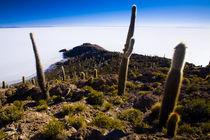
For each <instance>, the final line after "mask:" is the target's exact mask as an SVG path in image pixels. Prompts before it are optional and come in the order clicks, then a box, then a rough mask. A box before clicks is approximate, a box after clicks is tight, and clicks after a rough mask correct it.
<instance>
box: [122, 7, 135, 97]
mask: <svg viewBox="0 0 210 140" xmlns="http://www.w3.org/2000/svg"><path fill="white" fill-rule="evenodd" d="M135 19H136V5H133V7H132V14H131V20H130V26H129V30H128V35H127V39H126V43H125V48H124V49H123V52H124V53H123V58H122V61H121V65H120V73H119V79H118V81H119V83H118V95H123V94H124V93H125V88H126V81H127V73H128V65H129V59H130V56H131V53H132V51H133V45H134V42H135V40H134V39H133V38H132V37H133V34H134V28H135Z"/></svg>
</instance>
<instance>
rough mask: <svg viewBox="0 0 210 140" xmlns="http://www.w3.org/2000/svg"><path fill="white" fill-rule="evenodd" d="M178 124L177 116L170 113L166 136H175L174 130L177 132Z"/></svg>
mask: <svg viewBox="0 0 210 140" xmlns="http://www.w3.org/2000/svg"><path fill="white" fill-rule="evenodd" d="M179 122H180V116H179V114H177V113H175V112H172V113H171V114H170V116H169V119H168V125H167V135H168V136H171V137H174V136H176V130H177V127H178V123H179Z"/></svg>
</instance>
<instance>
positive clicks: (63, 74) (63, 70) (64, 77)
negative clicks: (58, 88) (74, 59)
mask: <svg viewBox="0 0 210 140" xmlns="http://www.w3.org/2000/svg"><path fill="white" fill-rule="evenodd" d="M61 69H62V76H63V81H65V80H66V74H65V69H64V67H63V66H61Z"/></svg>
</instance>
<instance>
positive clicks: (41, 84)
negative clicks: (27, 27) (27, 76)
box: [30, 33, 50, 100]
mask: <svg viewBox="0 0 210 140" xmlns="http://www.w3.org/2000/svg"><path fill="white" fill-rule="evenodd" d="M30 38H31V42H32V46H33V50H34V55H35V60H36V72H37V79H38V84H39V87H40V89H41V91H42V93H44V94H45V96H46V99H47V100H48V99H49V98H50V94H49V91H48V89H47V86H46V83H45V75H44V71H43V69H42V65H41V61H40V58H39V53H38V51H37V47H36V44H35V41H34V37H33V34H32V33H30Z"/></svg>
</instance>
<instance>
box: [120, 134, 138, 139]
mask: <svg viewBox="0 0 210 140" xmlns="http://www.w3.org/2000/svg"><path fill="white" fill-rule="evenodd" d="M120 140H140V137H139V136H138V135H137V134H130V135H128V136H125V137H123V138H120Z"/></svg>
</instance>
